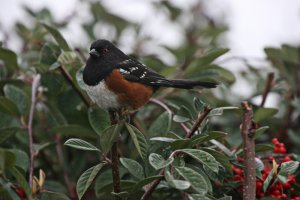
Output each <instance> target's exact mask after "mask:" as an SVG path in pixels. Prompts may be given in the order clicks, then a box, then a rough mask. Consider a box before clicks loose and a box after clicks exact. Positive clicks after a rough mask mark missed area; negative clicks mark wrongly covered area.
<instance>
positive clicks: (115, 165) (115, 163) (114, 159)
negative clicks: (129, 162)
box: [109, 111, 121, 200]
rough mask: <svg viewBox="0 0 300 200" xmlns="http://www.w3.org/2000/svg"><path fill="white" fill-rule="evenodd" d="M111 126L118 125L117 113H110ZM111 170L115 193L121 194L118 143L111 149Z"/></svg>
mask: <svg viewBox="0 0 300 200" xmlns="http://www.w3.org/2000/svg"><path fill="white" fill-rule="evenodd" d="M109 115H110V122H111V125H114V124H117V123H118V119H117V116H116V112H113V111H111V112H109ZM111 168H112V176H113V186H114V193H115V194H118V193H120V192H121V181H120V172H119V156H118V143H117V142H115V143H114V144H113V146H112V147H111ZM115 200H121V197H119V196H118V195H115Z"/></svg>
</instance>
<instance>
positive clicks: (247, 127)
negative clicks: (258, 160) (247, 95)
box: [241, 101, 256, 200]
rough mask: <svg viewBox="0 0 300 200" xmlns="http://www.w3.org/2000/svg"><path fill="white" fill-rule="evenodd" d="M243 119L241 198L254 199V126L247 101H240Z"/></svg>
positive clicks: (245, 199)
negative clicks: (243, 166) (242, 180)
mask: <svg viewBox="0 0 300 200" xmlns="http://www.w3.org/2000/svg"><path fill="white" fill-rule="evenodd" d="M242 108H243V119H242V126H241V135H242V138H243V144H244V147H243V149H244V160H245V161H244V162H245V168H244V177H245V181H244V187H243V200H255V191H256V185H255V184H256V178H255V173H256V172H255V164H254V163H255V143H254V134H255V128H254V126H253V125H254V123H253V111H252V108H251V107H250V106H249V104H248V102H247V101H244V102H242Z"/></svg>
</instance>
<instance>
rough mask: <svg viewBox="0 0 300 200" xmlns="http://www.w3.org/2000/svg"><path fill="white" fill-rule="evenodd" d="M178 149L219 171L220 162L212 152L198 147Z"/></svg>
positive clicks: (214, 170)
mask: <svg viewBox="0 0 300 200" xmlns="http://www.w3.org/2000/svg"><path fill="white" fill-rule="evenodd" d="M178 151H181V152H184V153H186V154H188V155H189V156H191V157H193V158H194V159H196V160H197V161H199V162H200V163H202V164H203V165H205V166H207V167H208V168H209V169H211V170H212V171H213V172H216V173H218V171H219V163H218V162H217V161H216V159H215V158H214V157H213V156H212V155H211V154H209V153H207V152H205V151H202V150H198V149H180V150H178Z"/></svg>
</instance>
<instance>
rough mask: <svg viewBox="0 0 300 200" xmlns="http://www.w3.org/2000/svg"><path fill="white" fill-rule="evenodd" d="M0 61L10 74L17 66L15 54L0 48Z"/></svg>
mask: <svg viewBox="0 0 300 200" xmlns="http://www.w3.org/2000/svg"><path fill="white" fill-rule="evenodd" d="M0 60H2V61H3V62H4V64H5V66H6V68H7V70H8V71H9V72H10V73H12V72H14V71H15V70H16V69H17V68H18V67H19V66H18V60H17V54H16V53H15V52H13V51H11V50H9V49H5V48H2V47H0Z"/></svg>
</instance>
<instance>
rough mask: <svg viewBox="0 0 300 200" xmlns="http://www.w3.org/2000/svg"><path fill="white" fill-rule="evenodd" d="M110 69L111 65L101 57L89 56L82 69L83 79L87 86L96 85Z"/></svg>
mask: <svg viewBox="0 0 300 200" xmlns="http://www.w3.org/2000/svg"><path fill="white" fill-rule="evenodd" d="M112 70H113V65H112V66H110V65H109V64H108V63H104V62H103V60H101V59H96V58H93V57H89V58H88V60H87V62H86V66H85V68H84V70H83V81H84V83H85V84H87V85H89V86H95V85H98V84H99V83H100V81H102V80H103V79H104V78H105V77H107V76H108V75H109V74H110V73H111V72H112Z"/></svg>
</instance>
